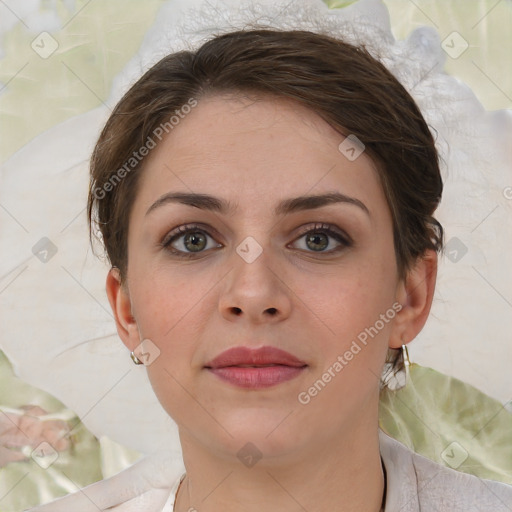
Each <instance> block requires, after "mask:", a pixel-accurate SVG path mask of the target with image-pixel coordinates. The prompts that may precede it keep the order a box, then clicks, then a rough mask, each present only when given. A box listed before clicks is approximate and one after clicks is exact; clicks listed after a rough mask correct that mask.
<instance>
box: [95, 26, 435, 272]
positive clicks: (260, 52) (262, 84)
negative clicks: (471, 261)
mask: <svg viewBox="0 0 512 512" xmlns="http://www.w3.org/2000/svg"><path fill="white" fill-rule="evenodd" d="M224 92H233V93H256V94H271V95H274V96H277V97H285V98H291V99H293V100H295V101H297V102H298V103H300V104H302V105H303V106H305V107H307V108H309V109H311V110H313V111H314V112H315V113H316V114H318V115H319V116H321V117H322V118H323V119H324V120H325V121H326V122H327V123H329V124H330V125H331V126H333V127H334V128H335V129H336V130H338V131H339V132H340V133H341V134H343V135H345V136H348V135H352V136H354V135H355V136H356V137H357V139H359V140H360V141H361V142H362V143H363V144H364V146H365V151H366V152H367V154H368V155H369V156H370V157H371V158H372V159H373V160H374V162H375V163H376V164H377V168H378V172H379V178H380V181H381V183H382V186H383V189H384V192H385V195H386V198H387V201H388V204H389V207H390V210H391V214H392V219H393V236H394V245H395V253H396V259H397V268H398V273H399V276H400V278H403V277H405V275H406V273H407V270H408V269H410V267H411V266H412V264H413V263H414V261H415V260H416V258H418V257H420V256H421V255H422V254H424V252H425V251H426V250H427V249H435V250H436V251H440V250H441V249H442V246H443V229H442V226H441V225H440V224H439V222H438V221H437V220H436V219H434V218H433V216H432V215H433V213H434V211H435V209H436V208H437V206H438V204H439V201H440V199H441V193H442V189H443V183H442V179H441V175H440V170H439V162H438V154H437V151H436V149H435V145H434V139H433V137H432V134H431V132H430V130H429V127H428V126H427V124H426V122H425V120H424V118H423V116H422V114H421V112H420V110H419V109H418V107H417V106H416V104H415V102H414V100H413V99H412V97H411V96H410V95H409V93H408V92H407V91H406V90H405V89H404V87H403V86H402V85H401V84H400V83H399V82H398V80H397V79H396V78H395V77H394V76H393V75H392V74H391V72H390V71H388V70H387V69H386V67H385V66H384V65H383V64H381V63H380V62H379V61H378V60H376V59H375V58H374V57H372V56H371V54H370V53H369V52H368V51H367V50H366V49H365V48H363V47H361V46H354V45H351V44H348V43H346V42H344V41H341V40H339V39H335V38H333V37H330V36H328V35H323V34H317V33H313V32H309V31H303V30H291V31H284V30H275V29H251V30H240V31H234V32H230V33H227V34H223V35H219V36H216V37H214V38H212V39H211V40H209V41H207V42H206V43H204V44H203V45H202V46H201V47H200V48H199V49H198V50H197V51H180V52H177V53H173V54H170V55H168V56H166V57H165V58H163V59H162V60H160V61H159V62H158V63H157V64H156V65H155V66H153V67H152V68H151V69H149V70H148V71H147V72H146V73H145V74H144V75H143V76H142V77H141V78H140V79H139V80H138V81H137V82H136V83H135V84H134V85H133V86H132V87H131V88H130V90H129V91H128V92H127V93H126V94H125V95H124V97H123V98H122V99H121V100H120V101H119V103H118V104H117V106H116V107H115V109H114V111H113V112H112V115H111V116H110V118H109V120H108V121H107V123H106V125H105V127H104V129H103V131H102V133H101V135H100V137H99V140H98V142H97V144H96V147H95V149H94V152H93V155H92V159H91V181H90V188H89V199H88V217H89V228H90V235H91V239H92V227H93V224H94V223H96V224H97V226H98V227H99V230H100V232H101V236H102V238H103V244H104V247H105V249H106V252H107V255H108V259H109V260H110V263H111V264H112V265H114V266H116V267H118V268H119V269H120V274H121V279H122V280H124V278H125V275H126V271H127V265H128V253H127V239H128V224H129V214H130V209H131V205H132V204H133V202H134V199H135V195H136V193H137V181H138V176H139V175H140V170H141V168H142V164H143V159H142V158H140V155H139V150H142V148H144V147H146V148H147V147H149V141H151V142H152V143H153V144H154V143H155V141H154V138H153V137H154V136H155V133H159V132H158V130H159V127H160V126H162V125H164V126H166V127H167V128H172V126H171V122H170V121H169V119H170V116H173V114H176V117H177V115H180V117H181V113H182V112H184V111H185V110H184V106H185V105H190V104H191V99H192V100H193V101H198V100H200V98H201V97H204V96H205V95H207V94H216V93H224ZM166 131H168V130H167V129H166ZM152 136H153V137H152ZM146 152H147V151H146ZM140 153H142V151H140ZM134 155H137V157H136V158H135V156H134ZM127 163H128V164H129V165H127Z"/></svg>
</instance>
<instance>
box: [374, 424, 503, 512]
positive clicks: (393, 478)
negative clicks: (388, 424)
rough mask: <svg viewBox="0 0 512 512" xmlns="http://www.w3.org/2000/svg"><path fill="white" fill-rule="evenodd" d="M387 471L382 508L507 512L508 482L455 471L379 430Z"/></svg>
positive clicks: (426, 511) (423, 511) (407, 511)
mask: <svg viewBox="0 0 512 512" xmlns="http://www.w3.org/2000/svg"><path fill="white" fill-rule="evenodd" d="M379 440H380V447H381V456H382V459H383V461H384V465H385V467H386V473H387V481H388V484H387V490H386V493H387V496H386V512H389V511H393V510H401V511H402V512H419V511H421V512H434V511H436V512H437V511H440V510H443V511H444V510H449V511H450V512H463V511H464V512H465V511H467V510H478V511H482V512H491V511H492V512H510V511H511V510H512V486H510V485H507V484H504V483H501V482H495V481H492V480H486V479H483V478H479V477H477V476H474V475H469V474H467V473H462V472H460V471H455V470H454V469H451V468H448V467H445V466H442V465H440V464H437V463H436V462H433V461H431V460H430V459H427V458H426V457H423V456H422V455H419V454H417V453H414V452H413V451H412V450H410V449H409V448H407V447H406V446H405V445H403V444H402V443H400V442H398V441H396V440H395V439H392V438H391V437H389V436H388V435H387V434H385V433H384V432H382V431H381V430H380V431H379Z"/></svg>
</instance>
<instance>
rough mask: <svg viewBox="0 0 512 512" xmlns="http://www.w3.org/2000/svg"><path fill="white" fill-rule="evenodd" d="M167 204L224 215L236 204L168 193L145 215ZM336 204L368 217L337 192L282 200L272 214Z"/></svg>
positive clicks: (356, 201) (206, 196)
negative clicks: (176, 204) (348, 206)
mask: <svg viewBox="0 0 512 512" xmlns="http://www.w3.org/2000/svg"><path fill="white" fill-rule="evenodd" d="M168 203H181V204H184V205H188V206H193V207H195V208H199V209H202V210H210V211H215V212H219V213H221V214H224V215H226V214H230V215H232V214H233V213H234V212H235V211H236V209H237V205H236V204H234V203H231V202H230V201H226V200H225V199H222V198H219V197H215V196H211V195H209V194H193V193H186V192H169V193H167V194H164V195H163V196H161V197H160V198H159V199H157V200H156V201H155V202H154V203H153V204H152V205H151V206H150V207H149V209H148V210H147V212H146V215H148V214H149V213H150V212H152V211H153V210H155V209H156V208H159V207H161V206H163V205H165V204H168ZM336 203H345V204H350V205H354V206H357V207H359V208H360V209H362V210H363V211H364V212H365V213H366V214H367V215H368V216H370V211H369V210H368V208H367V207H366V205H365V204H364V203H363V202H361V201H360V200H359V199H356V198H355V197H350V196H347V195H345V194H341V193H339V192H330V193H327V194H319V195H309V196H299V197H293V198H290V199H284V200H282V201H280V202H279V203H278V204H277V206H276V207H275V209H274V214H275V215H276V216H282V215H287V214H289V213H294V212H298V211H304V210H313V209H317V208H321V207H323V206H327V205H329V204H336Z"/></svg>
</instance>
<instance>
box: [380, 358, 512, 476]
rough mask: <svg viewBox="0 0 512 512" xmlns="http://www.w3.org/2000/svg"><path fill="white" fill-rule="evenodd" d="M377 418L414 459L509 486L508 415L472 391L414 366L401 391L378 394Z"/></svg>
mask: <svg viewBox="0 0 512 512" xmlns="http://www.w3.org/2000/svg"><path fill="white" fill-rule="evenodd" d="M379 416H380V418H379V423H380V427H381V428H382V430H384V432H386V433H387V434H389V435H390V436H391V437H394V438H395V439H397V440H398V441H400V442H402V443H403V444H405V445H406V446H408V447H409V448H410V449H411V450H413V451H415V452H416V453H419V454H421V455H424V456H425V457H427V458H429V459H431V460H433V461H435V462H437V463H439V464H442V465H444V466H447V467H452V468H453V469H457V471H462V472H464V473H470V474H473V475H476V476H479V477H481V478H487V479H490V480H497V481H500V482H505V483H508V484H512V413H511V412H510V411H509V410H507V408H505V407H504V406H503V405H502V404H501V403H500V402H498V401H497V400H494V399H493V398H491V397H489V396H487V395H485V394H484V393H482V392H481V391H479V390H478V389H476V388H474V387H473V386H471V385H469V384H466V383H464V382H462V381H460V380H458V379H455V378H453V377H449V376H448V375H444V374H442V373H439V372H436V371H435V370H432V369H431V368H425V367H422V366H419V365H418V364H414V363H413V364H412V365H411V366H410V372H409V378H408V381H407V385H406V386H405V387H404V388H402V389H400V390H398V391H389V390H388V389H384V390H383V391H382V392H381V400H380V412H379Z"/></svg>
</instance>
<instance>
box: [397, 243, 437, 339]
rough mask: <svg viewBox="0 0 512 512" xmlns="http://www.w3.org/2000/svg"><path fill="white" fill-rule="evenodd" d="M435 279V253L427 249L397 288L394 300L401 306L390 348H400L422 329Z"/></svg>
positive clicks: (429, 305) (431, 297)
mask: <svg viewBox="0 0 512 512" xmlns="http://www.w3.org/2000/svg"><path fill="white" fill-rule="evenodd" d="M436 278H437V253H436V251H434V250H431V249H428V250H427V251H425V253H424V254H423V255H422V256H419V257H418V259H417V260H416V262H415V264H414V266H413V268H411V269H410V270H409V271H408V272H407V276H406V277H405V279H403V280H402V281H400V283H399V284H398V287H397V295H396V300H397V301H398V302H399V303H400V304H401V305H402V309H401V310H400V311H399V312H398V313H397V315H396V317H395V321H394V322H393V329H392V331H391V336H390V338H389V347H390V348H400V347H401V346H402V345H405V344H406V343H409V342H410V341H412V340H413V339H414V338H415V337H416V336H417V335H418V334H419V332H420V331H421V329H423V326H424V325H425V322H426V321H427V318H428V315H429V313H430V307H431V306H432V299H433V297H434V290H435V286H436Z"/></svg>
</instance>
